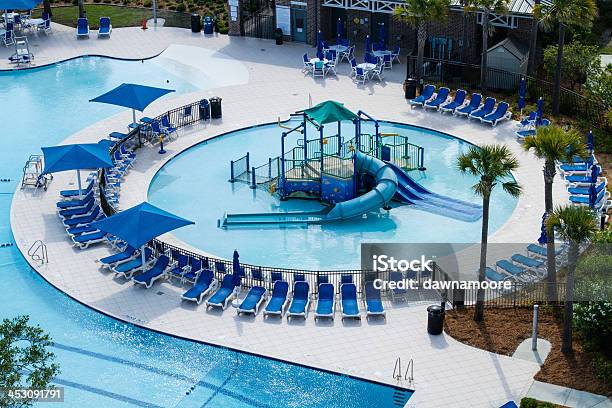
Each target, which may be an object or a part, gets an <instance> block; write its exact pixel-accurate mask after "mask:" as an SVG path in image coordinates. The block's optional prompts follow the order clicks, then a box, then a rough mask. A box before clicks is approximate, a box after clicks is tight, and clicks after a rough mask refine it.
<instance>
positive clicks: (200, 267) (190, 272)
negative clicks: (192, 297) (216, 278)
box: [181, 258, 212, 284]
mask: <svg viewBox="0 0 612 408" xmlns="http://www.w3.org/2000/svg"><path fill="white" fill-rule="evenodd" d="M190 263H191V265H189V266H188V267H187V268H185V269H186V270H185V272H184V273H183V275H182V276H181V283H185V282H191V283H194V284H195V282H196V281H197V280H198V278H199V277H200V275H201V274H203V273H208V272H207V271H209V269H207V266H206V265H205V264H204V262H202V260H201V259H200V258H191V262H190ZM210 272H212V271H210Z"/></svg>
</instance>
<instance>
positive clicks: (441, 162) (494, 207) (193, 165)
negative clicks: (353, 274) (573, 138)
mask: <svg viewBox="0 0 612 408" xmlns="http://www.w3.org/2000/svg"><path fill="white" fill-rule="evenodd" d="M297 123H298V122H296V123H295V124H297ZM362 130H363V132H364V133H374V126H373V125H372V124H370V125H367V124H364V125H363V129H362ZM281 131H282V130H281V129H280V128H279V127H278V126H277V125H266V126H258V127H253V128H249V129H245V130H240V131H237V132H233V133H229V134H227V135H224V136H222V137H218V138H216V139H213V140H211V141H209V142H207V143H204V144H200V145H198V146H196V147H193V148H191V149H189V150H187V151H185V152H183V153H182V154H180V155H179V156H177V157H175V158H173V160H171V161H170V162H169V163H167V164H166V165H165V166H164V167H163V168H162V169H161V170H160V171H159V172H158V173H157V175H156V176H155V177H154V179H153V181H152V182H151V185H150V187H149V201H151V202H152V203H154V204H157V205H159V206H161V207H163V208H165V209H167V210H169V211H172V212H174V213H176V214H179V215H181V216H184V217H186V218H189V219H190V220H192V221H195V225H192V226H188V227H185V228H181V229H179V230H176V231H175V232H174V234H175V235H176V236H177V237H178V238H180V239H181V240H183V241H185V242H187V243H189V244H191V245H193V246H196V247H199V248H202V249H203V250H205V251H207V252H209V253H212V254H214V255H217V256H221V257H225V258H227V257H231V254H232V251H233V250H234V249H238V250H239V252H240V259H241V260H244V262H246V263H252V264H257V265H267V266H277V267H287V268H299V269H323V270H328V269H354V268H359V263H360V258H359V245H360V244H361V243H362V242H401V243H408V242H415V243H441V242H453V243H474V242H479V240H480V229H481V220H478V221H475V222H464V221H460V220H457V219H453V218H447V217H445V216H442V215H439V214H433V213H429V212H425V211H422V210H418V209H415V208H414V207H411V206H400V205H395V206H394V208H393V209H392V210H391V211H390V212H387V211H384V210H380V211H375V212H371V213H368V214H366V215H365V216H364V217H363V218H359V219H352V220H346V221H342V222H333V223H327V224H321V225H310V226H308V227H287V228H275V227H263V228H254V227H250V228H229V229H220V228H218V227H217V220H218V219H219V218H221V217H222V216H223V214H224V213H225V212H227V213H254V212H275V211H294V210H318V209H321V208H322V206H321V204H319V203H318V202H316V201H312V200H288V201H284V202H281V201H280V200H278V199H277V198H275V197H274V196H272V195H271V194H269V193H268V192H266V191H262V190H259V189H258V190H253V189H250V188H249V186H248V185H246V184H243V183H229V182H228V179H229V177H230V166H229V161H230V158H232V159H237V158H239V157H241V156H243V155H244V154H245V153H246V152H249V153H250V160H251V166H259V165H260V164H263V163H265V162H267V160H268V158H269V157H276V156H278V155H279V154H280V135H281ZM325 132H326V135H333V134H336V133H337V128H336V126H335V125H334V126H327V127H326V128H325ZM381 132H382V133H399V134H401V135H404V136H407V137H408V138H409V140H410V142H411V143H414V144H416V145H419V146H422V147H424V148H425V166H426V167H427V170H426V171H424V172H418V171H416V172H415V171H413V172H411V173H410V174H411V176H412V177H413V178H414V179H416V180H417V181H418V182H419V183H421V184H422V185H423V186H425V187H426V188H428V189H429V190H431V191H433V192H435V193H438V194H443V195H446V196H450V197H454V198H458V199H461V200H465V201H469V202H474V203H480V202H481V199H480V198H478V197H476V196H475V195H474V194H473V191H472V189H471V186H472V185H474V184H475V183H476V178H474V177H471V176H465V175H462V174H460V173H459V171H458V170H457V168H456V164H455V161H456V158H457V156H458V155H459V154H460V153H462V152H464V151H466V149H468V148H469V146H470V145H469V143H467V142H464V141H462V140H460V139H457V138H453V137H450V136H447V135H444V134H442V133H439V132H434V131H431V130H427V129H421V128H417V127H412V126H408V125H400V124H393V123H384V122H383V123H382V124H381ZM307 133H308V134H309V135H311V136H309V138H312V137H315V136H314V135H315V132H314V131H312V130H311V131H310V132H307ZM342 134H343V135H346V137H347V138H351V137H352V135H353V134H354V127H353V125H352V124H350V123H347V124H343V129H342ZM297 137H298V136H297V135H296V136H294V137H293V138H291V137H288V138H287V139H288V140H287V143H288V145H289V146H290V147H292V144H293V145H295V143H297ZM290 147H289V148H290ZM287 150H288V149H287ZM516 203H517V200H516V199H513V198H511V197H510V196H508V195H507V194H504V193H503V192H502V191H501V189H498V190H496V191H494V193H493V196H492V198H491V219H490V232H491V233H493V232H494V231H496V230H497V229H498V228H499V227H501V226H502V225H503V224H504V222H505V221H506V220H507V219H508V217H509V216H510V214H511V213H512V211H513V210H514V207H515V206H516Z"/></svg>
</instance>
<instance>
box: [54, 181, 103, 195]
mask: <svg viewBox="0 0 612 408" xmlns="http://www.w3.org/2000/svg"><path fill="white" fill-rule="evenodd" d="M94 180H95V178H94V177H92V178H91V179H90V180H89V182H88V183H87V186H86V187H85V189H83V190H62V191H60V195H61V196H62V198H68V199H74V198H77V197H80V196H83V195H87V194H89V193H90V192H91V191H92V190H93V187H94Z"/></svg>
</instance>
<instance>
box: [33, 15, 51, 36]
mask: <svg viewBox="0 0 612 408" xmlns="http://www.w3.org/2000/svg"><path fill="white" fill-rule="evenodd" d="M45 15H46V17H47V18H45ZM42 20H43V21H42V23H39V24H38V25H37V26H36V30H37V31H42V32H44V33H45V34H49V33H50V32H51V19H50V18H49V15H48V14H46V13H43V17H42Z"/></svg>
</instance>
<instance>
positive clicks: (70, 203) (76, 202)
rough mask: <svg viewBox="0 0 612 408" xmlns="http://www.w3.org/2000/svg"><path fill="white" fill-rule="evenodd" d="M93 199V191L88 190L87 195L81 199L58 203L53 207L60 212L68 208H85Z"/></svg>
mask: <svg viewBox="0 0 612 408" xmlns="http://www.w3.org/2000/svg"><path fill="white" fill-rule="evenodd" d="M93 199H94V191H93V189H92V190H89V193H87V194H86V195H85V196H84V197H83V198H75V199H74V200H63V201H58V202H57V203H56V204H55V206H56V207H57V208H58V209H60V210H67V209H69V208H79V207H85V206H86V205H87V204H89V202H90V201H92V200H93Z"/></svg>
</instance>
